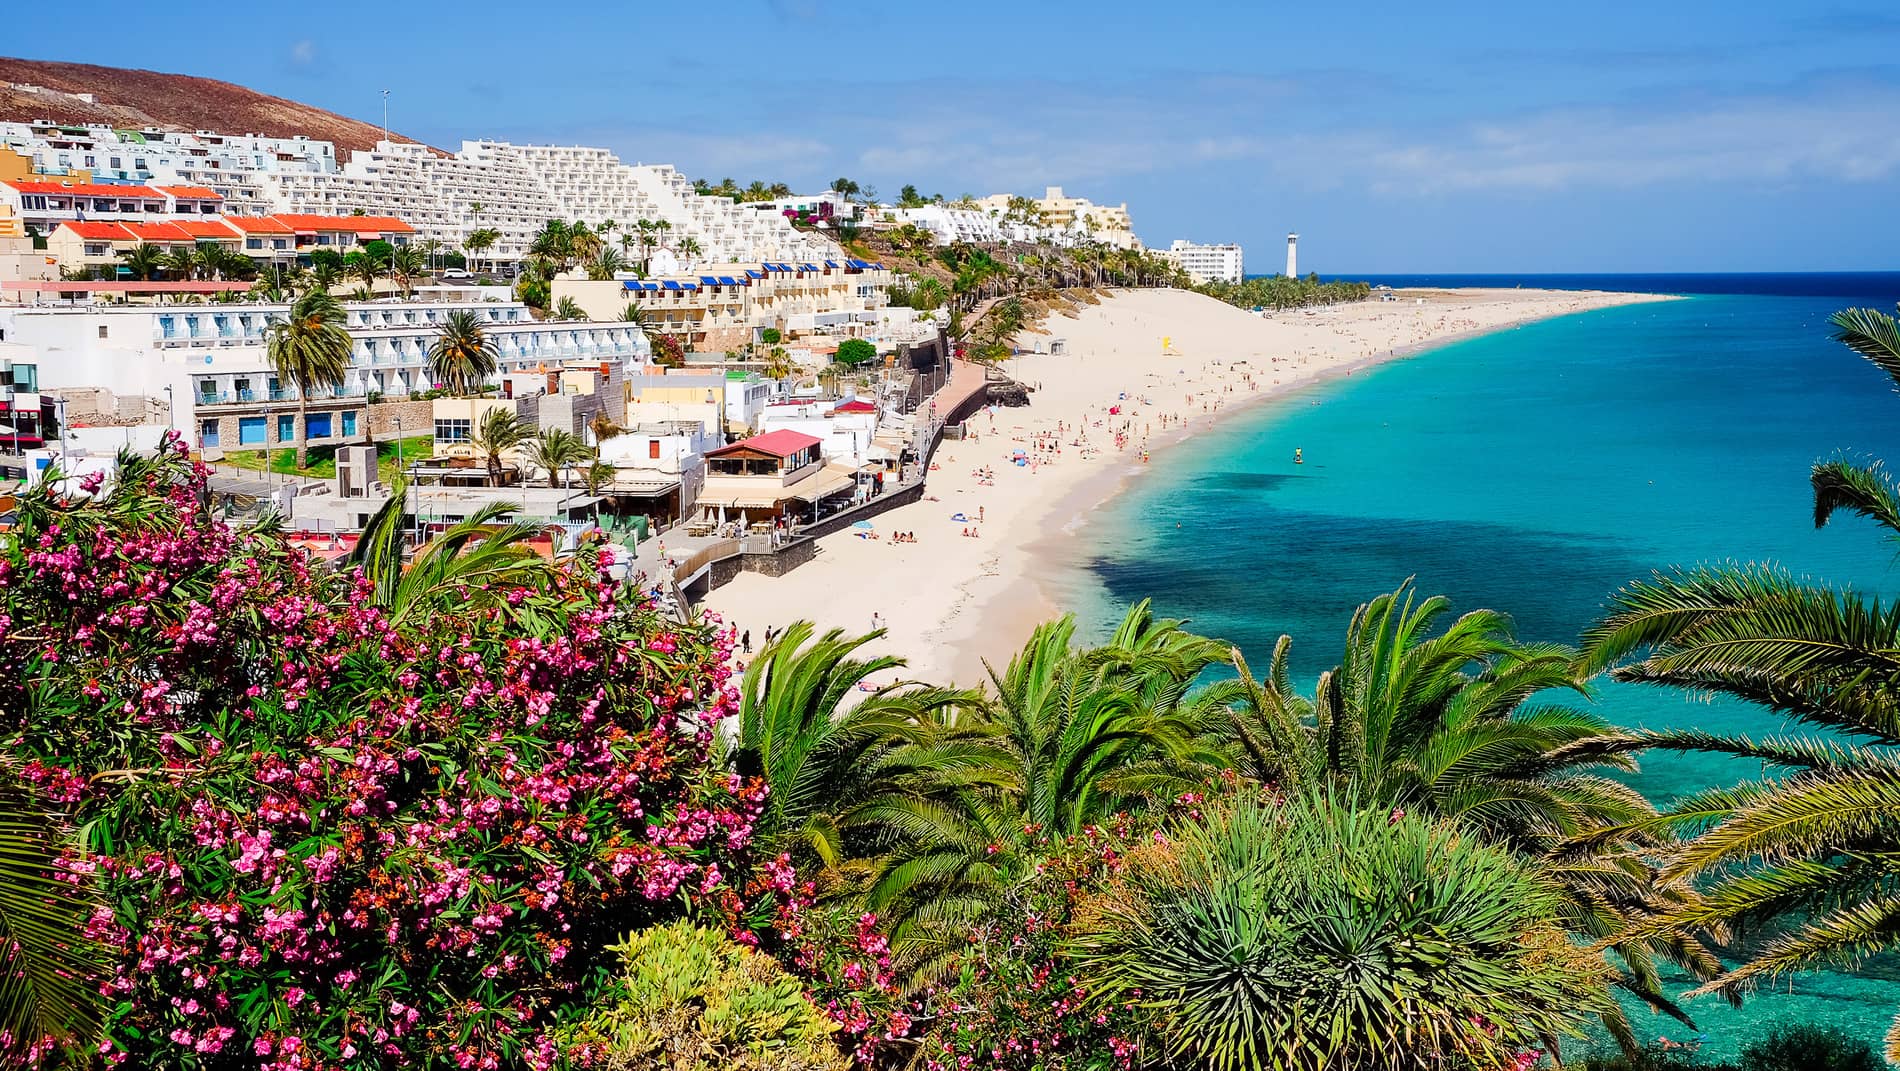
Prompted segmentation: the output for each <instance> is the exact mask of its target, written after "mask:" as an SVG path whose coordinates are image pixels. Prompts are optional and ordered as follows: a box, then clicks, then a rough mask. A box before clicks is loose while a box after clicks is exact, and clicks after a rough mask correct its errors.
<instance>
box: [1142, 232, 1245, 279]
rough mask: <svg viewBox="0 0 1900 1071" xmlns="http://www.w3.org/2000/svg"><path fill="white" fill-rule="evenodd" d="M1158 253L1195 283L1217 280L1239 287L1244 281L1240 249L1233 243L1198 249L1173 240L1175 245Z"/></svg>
mask: <svg viewBox="0 0 1900 1071" xmlns="http://www.w3.org/2000/svg"><path fill="white" fill-rule="evenodd" d="M1158 252H1160V254H1161V256H1162V257H1164V258H1166V259H1167V260H1168V261H1169V262H1171V263H1173V264H1174V265H1176V266H1177V267H1179V268H1180V269H1181V270H1182V271H1184V272H1187V274H1188V277H1189V278H1191V279H1193V280H1194V281H1195V282H1197V283H1205V282H1210V281H1212V280H1216V279H1218V280H1220V281H1221V282H1224V283H1239V282H1240V280H1241V279H1243V278H1245V269H1244V268H1243V266H1242V257H1241V251H1240V246H1239V245H1238V244H1235V243H1232V242H1229V243H1226V244H1224V245H1198V244H1196V243H1194V242H1190V241H1188V240H1187V239H1185V238H1176V239H1175V240H1174V244H1172V245H1170V246H1168V248H1167V249H1165V250H1159V251H1158Z"/></svg>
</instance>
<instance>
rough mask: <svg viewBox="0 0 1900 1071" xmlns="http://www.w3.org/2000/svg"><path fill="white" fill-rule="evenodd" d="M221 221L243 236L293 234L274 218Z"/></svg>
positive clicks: (262, 217) (257, 217)
mask: <svg viewBox="0 0 1900 1071" xmlns="http://www.w3.org/2000/svg"><path fill="white" fill-rule="evenodd" d="M223 219H224V221H225V222H226V223H228V224H230V225H231V226H233V227H236V228H237V229H238V230H240V231H242V232H244V233H245V234H282V235H290V234H292V233H294V232H293V231H292V230H291V229H290V227H289V226H288V225H286V224H285V223H283V222H282V221H281V220H279V219H278V218H277V217H276V216H224V217H223Z"/></svg>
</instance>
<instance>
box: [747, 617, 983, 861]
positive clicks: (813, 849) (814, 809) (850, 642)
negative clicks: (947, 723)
mask: <svg viewBox="0 0 1900 1071" xmlns="http://www.w3.org/2000/svg"><path fill="white" fill-rule="evenodd" d="M882 635H883V633H882V632H881V631H880V632H873V633H869V634H867V635H863V636H859V637H856V638H855V639H846V638H845V637H844V633H843V631H842V630H839V629H832V630H831V631H830V632H827V633H826V634H825V635H824V636H822V637H819V638H817V639H813V629H812V625H811V623H810V622H808V621H799V622H795V623H793V624H791V625H789V626H787V628H786V629H785V632H784V634H783V635H781V636H778V637H776V638H774V639H773V640H772V642H770V643H768V644H766V645H765V647H764V648H763V649H762V650H761V651H760V652H759V656H758V657H757V658H755V659H753V661H752V663H751V664H750V665H748V666H747V667H746V672H745V677H744V680H743V681H742V682H741V684H740V689H739V694H740V703H739V726H738V733H737V735H736V736H734V737H732V738H727V737H725V736H723V735H720V736H718V737H717V739H718V740H719V741H720V755H719V761H720V763H721V764H722V765H724V766H726V767H727V768H729V769H732V770H734V771H736V772H738V773H740V774H744V775H747V776H758V777H763V778H764V779H765V782H766V784H768V785H769V786H771V791H770V793H769V794H768V795H767V796H766V809H765V811H764V813H762V814H761V815H760V816H759V818H758V820H757V822H756V823H755V824H754V827H753V828H754V830H755V831H756V832H757V835H758V836H760V837H761V838H762V843H763V844H766V845H769V846H770V847H771V848H772V849H776V850H781V851H789V852H792V853H793V854H794V856H795V858H798V859H801V860H810V861H816V862H818V863H821V864H822V865H824V866H827V867H836V866H838V865H840V863H841V862H842V861H843V860H844V857H845V852H846V844H845V840H846V838H847V836H848V835H849V834H850V833H852V832H853V831H854V830H855V829H857V827H858V826H859V824H860V822H861V821H862V820H863V819H864V818H865V816H869V815H875V814H876V813H878V811H879V810H880V806H879V804H880V801H885V800H887V799H889V798H890V797H893V796H896V795H901V794H902V792H903V791H904V785H905V782H906V781H907V780H908V779H910V778H913V777H915V776H916V775H918V774H919V773H921V772H923V771H924V770H927V769H930V768H932V766H933V764H936V763H948V762H951V761H952V760H953V756H952V755H951V754H950V753H949V751H948V750H947V749H942V750H936V751H935V753H934V754H932V752H933V749H931V748H927V747H919V746H918V744H919V743H920V742H922V741H924V740H926V739H928V738H929V736H930V734H931V730H930V727H929V723H931V722H935V721H938V720H939V717H940V715H941V714H942V713H943V712H945V711H947V710H949V709H951V708H952V707H954V706H956V705H958V704H961V703H965V702H968V701H969V700H970V698H971V697H970V696H969V695H968V694H967V693H963V692H958V691H955V690H952V689H946V688H925V687H922V686H919V685H914V684H910V683H906V682H901V681H894V682H891V683H888V684H884V685H881V686H879V687H878V688H876V689H875V690H873V691H871V692H869V693H868V694H864V693H859V691H858V686H859V685H860V684H862V683H864V682H865V681H868V680H869V679H871V678H872V677H874V676H877V675H879V674H883V673H888V672H891V671H893V670H898V669H901V668H903V665H904V661H903V659H901V658H894V657H891V656H889V655H880V656H877V657H874V658H868V659H861V658H858V657H856V655H857V652H858V650H859V649H860V648H862V647H864V646H865V645H866V644H868V643H871V642H872V641H874V640H876V639H878V638H880V637H881V636H882ZM854 695H858V696H859V698H857V700H856V701H855V702H852V703H851V704H850V706H849V708H848V709H846V707H845V704H846V703H847V701H849V700H851V699H852V698H853V696H854Z"/></svg>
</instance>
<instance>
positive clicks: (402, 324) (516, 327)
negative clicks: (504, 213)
mask: <svg viewBox="0 0 1900 1071" xmlns="http://www.w3.org/2000/svg"><path fill="white" fill-rule="evenodd" d="M345 309H346V315H347V318H348V319H347V327H348V329H349V332H350V334H351V335H352V336H353V337H354V339H355V345H354V348H353V349H352V352H351V375H350V379H349V382H348V383H346V384H345V385H344V387H343V388H341V389H340V390H334V391H330V390H326V391H322V392H320V393H319V394H316V395H313V396H312V397H310V398H309V399H307V400H306V409H307V410H308V423H307V425H306V426H305V427H304V428H302V429H299V428H298V427H297V426H296V412H297V394H296V391H295V388H293V387H292V386H291V385H290V384H288V383H284V382H281V381H280V380H279V379H278V377H277V376H276V374H275V373H274V372H272V371H271V368H270V362H269V360H268V359H267V357H266V354H265V345H264V338H265V333H266V331H267V330H268V327H269V324H270V322H271V321H272V320H273V319H281V318H283V316H284V315H285V314H287V313H288V311H289V307H288V306H285V305H203V306H175V305H153V306H104V305H93V306H78V307H71V308H67V307H58V306H27V307H6V306H0V341H4V342H6V343H8V344H10V345H11V346H16V347H20V348H21V349H23V350H24V351H25V353H27V354H30V355H31V360H25V359H24V358H22V359H20V361H19V364H20V365H24V366H25V367H26V369H27V370H28V372H30V374H31V375H32V376H33V377H34V379H35V382H36V383H37V386H38V388H39V389H42V390H47V391H66V392H85V391H93V392H96V393H97V395H98V401H97V402H96V403H95V404H94V405H93V406H91V408H93V409H96V410H97V411H98V414H99V415H114V414H121V413H124V414H141V415H143V416H144V417H145V418H147V419H152V420H156V421H158V422H159V423H164V424H168V425H170V426H172V427H175V428H178V429H180V430H181V431H182V432H184V433H185V435H186V437H187V439H188V440H189V441H191V442H192V443H194V444H195V445H197V446H199V447H202V448H206V449H224V450H230V449H240V448H242V449H266V448H275V447H279V446H290V445H295V444H296V442H297V441H298V439H299V438H300V437H307V439H308V441H309V442H310V443H311V444H313V445H324V444H331V443H340V442H345V441H351V440H360V439H361V438H363V437H364V436H365V435H366V434H367V433H369V432H370V431H371V430H374V432H375V434H377V435H379V436H380V435H388V434H393V433H395V432H396V431H397V430H398V429H397V427H396V425H397V424H398V423H400V424H402V425H403V427H402V428H401V429H400V430H401V431H402V432H403V433H404V434H409V435H415V434H420V433H423V432H425V431H426V430H428V429H429V428H430V427H431V426H432V425H433V419H434V418H433V414H432V411H431V410H430V409H429V407H428V403H426V402H423V403H417V404H419V405H420V407H421V408H419V409H412V408H405V407H403V406H399V405H378V406H375V407H373V408H374V409H375V410H376V411H377V416H376V419H377V420H378V421H379V422H380V424H379V426H378V427H376V428H375V429H370V428H369V427H368V426H367V425H366V423H365V421H366V420H368V419H369V414H368V413H366V409H368V408H371V407H370V406H369V403H370V402H371V401H372V400H377V399H382V400H387V401H390V402H394V401H396V400H398V399H402V398H406V397H408V396H409V395H411V394H413V393H416V392H419V391H423V390H427V389H428V388H430V387H431V386H433V381H432V377H431V376H430V374H429V371H428V364H429V360H428V351H429V345H430V343H431V342H432V341H433V340H434V339H435V337H436V335H437V333H438V332H439V331H440V330H441V326H442V324H443V323H444V322H445V321H446V320H447V318H448V316H449V315H450V314H451V313H453V312H457V311H467V312H471V313H473V314H474V315H476V316H477V317H479V318H481V320H482V321H483V327H484V328H485V330H486V332H487V335H488V337H489V339H490V340H492V341H493V342H494V343H495V346H496V350H497V353H498V356H499V358H500V366H501V371H502V373H503V374H504V375H506V374H509V373H525V372H542V371H545V369H547V368H560V367H563V366H565V365H568V364H572V363H575V362H585V363H588V364H591V365H596V366H598V365H602V364H605V365H618V366H623V367H624V366H626V365H630V364H631V365H644V364H645V362H646V361H647V360H648V359H649V357H650V356H651V352H652V350H651V346H650V345H649V343H648V342H647V339H646V336H645V335H644V334H643V333H642V332H640V331H639V330H637V329H636V328H634V327H633V326H632V325H630V324H623V323H588V322H581V321H549V320H537V319H535V318H534V317H533V316H532V315H531V314H530V312H529V309H528V308H527V306H525V305H522V304H519V303H517V302H491V301H482V302H466V301H459V302H458V301H445V302H420V301H416V302H400V301H398V302H385V301H378V302H360V303H359V302H352V303H348V304H346V306H345ZM14 352H20V351H19V350H15V351H14ZM74 412H75V414H76V415H79V416H82V417H83V416H86V415H90V414H86V413H83V412H82V411H81V409H77V408H76V409H75V410H74ZM381 425H387V427H384V426H381Z"/></svg>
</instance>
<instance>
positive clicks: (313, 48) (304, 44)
mask: <svg viewBox="0 0 1900 1071" xmlns="http://www.w3.org/2000/svg"><path fill="white" fill-rule="evenodd" d="M290 62H292V63H294V64H296V65H297V66H299V67H308V66H310V65H311V64H313V63H315V62H317V43H316V42H315V41H312V40H310V39H309V38H308V37H306V38H304V39H303V40H301V41H298V42H297V43H296V44H294V45H291V46H290Z"/></svg>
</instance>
